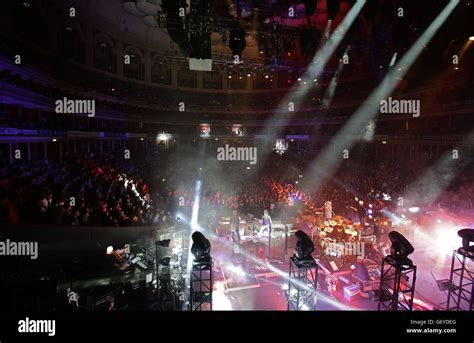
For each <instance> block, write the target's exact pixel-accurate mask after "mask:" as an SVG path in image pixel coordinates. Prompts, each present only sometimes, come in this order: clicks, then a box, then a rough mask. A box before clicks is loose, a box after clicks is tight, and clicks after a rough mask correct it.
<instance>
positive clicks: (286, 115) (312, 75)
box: [261, 0, 366, 161]
mask: <svg viewBox="0 0 474 343" xmlns="http://www.w3.org/2000/svg"><path fill="white" fill-rule="evenodd" d="M365 3H366V0H357V2H356V3H355V4H354V6H352V8H351V9H350V11H349V12H348V13H347V15H346V16H345V17H344V19H343V20H342V22H341V23H340V24H339V26H338V27H337V29H336V30H335V31H334V32H333V33H332V35H331V37H330V38H329V39H328V40H327V41H326V42H325V44H324V45H323V46H322V47H321V49H319V50H318V52H317V53H316V55H315V56H314V58H313V60H312V62H311V63H310V65H309V66H308V69H307V70H306V72H305V74H304V76H303V77H302V78H303V79H307V80H311V81H312V80H314V79H316V78H318V77H319V75H320V74H321V72H322V71H323V69H324V66H325V65H326V63H327V62H328V61H329V59H330V58H331V56H332V55H333V54H334V52H335V51H336V49H337V47H338V46H339V44H340V43H341V41H342V39H343V38H344V36H345V35H346V33H347V31H348V30H349V28H350V27H351V25H352V23H353V22H354V21H355V20H356V18H357V17H358V15H359V13H360V11H361V10H362V8H363V7H364V5H365ZM328 27H329V26H328ZM328 27H327V29H328ZM312 87H313V85H312V82H308V84H307V85H304V84H300V85H299V86H295V87H293V90H292V91H291V92H290V93H289V94H288V95H287V96H285V98H284V99H283V100H282V101H281V102H280V104H279V105H278V108H277V109H276V113H275V114H274V115H273V116H272V117H271V118H269V119H267V120H266V122H265V125H264V128H263V130H262V132H261V134H262V136H263V139H264V140H266V141H267V142H273V141H274V140H275V139H276V138H278V136H279V135H280V134H281V133H282V132H283V130H284V129H285V127H286V126H287V124H288V123H289V121H290V120H291V118H292V117H293V114H294V111H290V110H289V107H290V104H294V106H295V111H296V108H297V105H299V104H300V103H301V102H302V101H303V99H304V97H305V96H306V94H308V92H309V91H310V90H311V88H312ZM275 120H276V121H279V122H281V125H279V126H273V125H272V123H273V122H274V121H275ZM269 153H270V151H266V152H265V156H263V155H264V154H262V158H263V160H262V159H261V160H262V161H264V160H265V159H266V157H267V156H268V154H269Z"/></svg>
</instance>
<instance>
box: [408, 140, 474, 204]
mask: <svg viewBox="0 0 474 343" xmlns="http://www.w3.org/2000/svg"><path fill="white" fill-rule="evenodd" d="M472 145H474V131H473V132H471V133H470V134H469V135H468V137H466V139H465V140H464V141H463V142H461V143H460V146H466V147H467V146H472ZM454 153H455V152H454V151H448V152H446V153H445V154H444V155H443V156H442V157H441V158H440V159H439V160H438V162H437V163H436V164H435V165H434V166H432V167H431V168H429V169H428V170H427V171H425V172H424V173H423V175H422V176H421V177H420V178H418V180H416V181H415V182H413V183H412V184H411V185H410V186H409V187H408V189H409V191H408V192H406V193H405V194H404V195H403V198H404V199H407V200H410V201H413V203H414V204H420V205H429V204H431V203H432V202H433V201H435V200H436V199H437V198H438V197H439V196H440V195H441V193H442V192H443V191H444V190H445V189H446V188H447V187H448V186H449V185H450V184H451V182H452V181H453V180H454V178H455V177H456V175H457V174H458V172H459V171H460V170H462V169H463V168H464V167H466V166H468V165H469V164H470V163H472V162H473V160H474V157H473V153H472V149H471V150H469V149H466V151H465V152H461V154H460V156H459V158H454V157H453V154H454Z"/></svg>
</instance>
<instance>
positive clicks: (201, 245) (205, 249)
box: [191, 231, 211, 264]
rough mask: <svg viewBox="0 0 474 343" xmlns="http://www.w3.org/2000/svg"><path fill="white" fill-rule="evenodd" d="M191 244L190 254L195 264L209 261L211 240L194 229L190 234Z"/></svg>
mask: <svg viewBox="0 0 474 343" xmlns="http://www.w3.org/2000/svg"><path fill="white" fill-rule="evenodd" d="M191 238H192V240H193V244H192V246H191V254H192V255H193V256H194V263H195V264H206V263H210V262H211V255H210V254H211V242H209V240H208V239H207V238H206V237H205V236H204V235H203V234H202V233H201V232H199V231H195V232H194V233H193V234H192V236H191Z"/></svg>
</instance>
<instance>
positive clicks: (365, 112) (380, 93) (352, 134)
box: [304, 0, 459, 191]
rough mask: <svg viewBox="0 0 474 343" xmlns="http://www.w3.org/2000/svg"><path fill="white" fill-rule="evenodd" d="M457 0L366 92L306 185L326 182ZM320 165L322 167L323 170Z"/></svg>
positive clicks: (315, 164) (316, 163)
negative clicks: (360, 103)
mask: <svg viewBox="0 0 474 343" xmlns="http://www.w3.org/2000/svg"><path fill="white" fill-rule="evenodd" d="M458 3H459V0H451V1H450V2H449V4H448V5H447V6H446V7H445V8H444V9H443V10H442V11H441V13H440V14H439V15H438V16H437V17H436V19H435V20H434V21H433V22H432V23H431V24H430V26H429V27H428V28H427V29H426V30H425V31H424V32H423V34H422V35H421V36H420V38H418V40H417V41H416V42H415V43H414V44H413V45H412V46H411V48H410V49H409V50H408V51H407V53H406V54H405V55H403V57H402V59H401V60H400V61H399V62H398V63H397V64H396V66H395V67H393V68H392V69H390V70H389V71H388V73H387V75H386V76H385V78H384V79H383V80H382V83H381V84H380V85H379V86H378V87H377V88H376V89H375V90H374V91H373V92H372V93H371V94H370V95H369V97H368V98H367V99H366V100H365V101H364V103H363V104H362V105H361V106H360V107H359V109H358V110H357V111H356V112H355V113H354V114H353V115H352V117H351V118H350V119H349V121H348V122H347V124H346V125H345V126H344V127H343V128H342V129H341V130H340V131H339V132H338V133H337V135H336V137H334V138H333V139H332V141H331V142H330V143H329V145H328V146H327V147H326V148H325V150H324V151H323V152H321V154H320V155H319V156H318V157H317V158H316V160H315V161H314V162H313V164H312V166H311V167H310V175H312V176H313V177H312V178H307V179H305V181H304V182H305V186H306V187H312V189H313V190H314V191H318V189H319V188H320V187H321V185H322V184H323V183H324V182H325V179H326V177H325V175H331V174H333V172H334V170H335V169H336V168H337V166H338V165H339V164H340V162H341V159H342V155H343V152H344V151H345V150H350V149H351V147H352V146H353V145H354V144H355V142H356V141H357V140H358V138H359V136H360V134H361V132H362V131H363V129H364V127H365V126H366V125H367V122H369V121H370V120H371V119H373V118H375V117H376V115H377V113H378V111H379V108H380V102H381V101H382V100H383V99H386V98H387V97H388V96H389V95H390V94H391V93H392V92H393V90H394V89H395V87H396V85H397V83H398V81H399V79H400V78H402V77H403V76H404V75H405V74H406V73H407V72H408V70H409V69H410V67H411V66H412V65H413V64H414V62H415V60H416V59H417V58H418V56H419V55H420V54H421V53H422V51H423V49H424V47H425V46H426V45H427V44H428V43H429V42H430V41H431V39H432V38H433V36H434V35H435V34H436V32H437V31H438V30H439V28H440V27H441V26H442V25H443V23H444V22H445V21H446V19H447V18H448V17H449V15H450V14H451V12H452V11H453V10H454V8H455V7H456V6H457V5H458ZM398 69H401V70H398ZM321 166H323V167H321ZM322 169H324V172H322ZM310 179H311V180H310Z"/></svg>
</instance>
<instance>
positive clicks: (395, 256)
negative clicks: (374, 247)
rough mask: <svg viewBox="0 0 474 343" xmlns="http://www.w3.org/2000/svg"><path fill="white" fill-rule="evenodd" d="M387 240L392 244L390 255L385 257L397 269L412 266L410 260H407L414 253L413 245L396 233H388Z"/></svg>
mask: <svg viewBox="0 0 474 343" xmlns="http://www.w3.org/2000/svg"><path fill="white" fill-rule="evenodd" d="M388 238H389V239H390V242H392V246H391V248H390V255H389V256H387V257H388V258H390V259H391V260H393V261H394V262H395V263H396V265H397V266H399V267H411V266H413V262H412V260H410V259H409V258H408V256H409V255H410V254H412V253H413V252H414V251H415V248H414V247H413V245H411V243H410V242H409V241H408V240H407V239H406V238H405V237H404V236H403V235H402V234H401V233H399V232H397V231H392V232H390V233H389V234H388Z"/></svg>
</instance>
